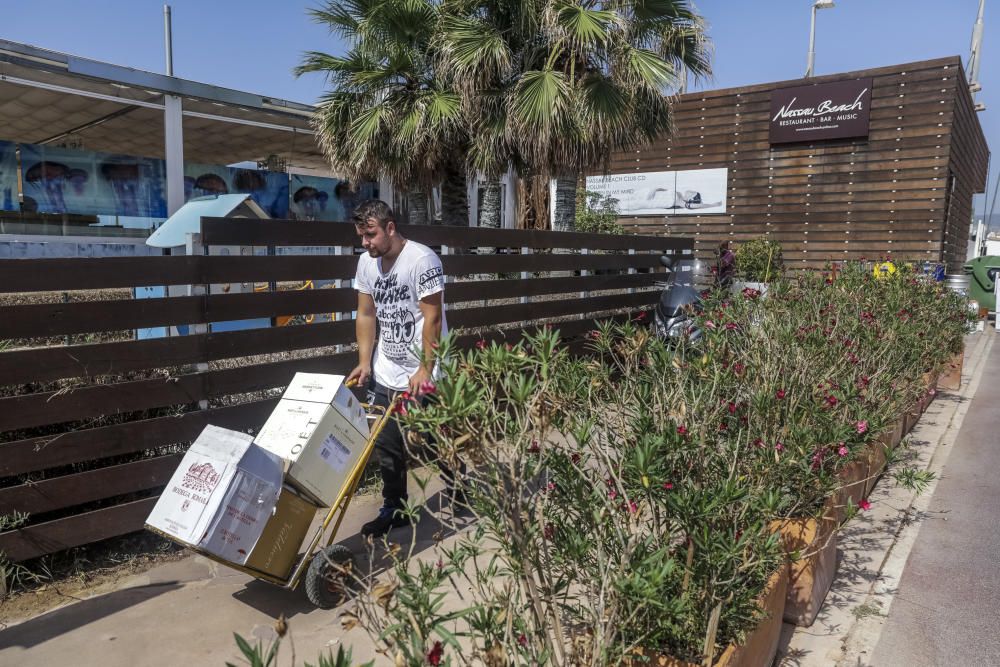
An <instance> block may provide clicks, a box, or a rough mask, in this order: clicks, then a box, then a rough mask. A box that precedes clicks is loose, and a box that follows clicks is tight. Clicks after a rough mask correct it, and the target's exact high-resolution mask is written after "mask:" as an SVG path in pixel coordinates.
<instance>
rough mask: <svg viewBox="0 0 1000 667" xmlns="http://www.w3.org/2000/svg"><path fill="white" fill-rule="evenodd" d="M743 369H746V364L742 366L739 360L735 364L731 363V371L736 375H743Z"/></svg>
mask: <svg viewBox="0 0 1000 667" xmlns="http://www.w3.org/2000/svg"><path fill="white" fill-rule="evenodd" d="M745 369H746V366H744V365H743V364H741V363H739V362H736V363H735V364H733V372H734V373H736V374H737V375H743V371H744V370H745Z"/></svg>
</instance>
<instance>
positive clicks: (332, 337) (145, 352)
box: [0, 320, 354, 385]
mask: <svg viewBox="0 0 1000 667" xmlns="http://www.w3.org/2000/svg"><path fill="white" fill-rule="evenodd" d="M352 342H354V321H353V320H341V321H337V322H322V323H319V322H318V323H315V324H308V325H297V326H287V327H271V328H267V329H251V330H246V331H229V332H223V333H213V334H194V335H188V336H176V337H171V338H156V339H152V340H142V341H121V342H115V343H94V344H88V345H70V346H62V345H60V346H53V347H43V348H30V349H21V350H11V351H8V352H0V381H2V382H3V384H7V385H17V384H27V383H31V382H47V381H50V380H58V379H61V378H68V377H96V376H100V375H109V374H121V373H127V372H131V371H138V370H146V369H149V368H169V367H177V366H184V365H187V364H194V363H199V362H207V361H216V360H219V359H231V358H234V357H244V356H252V355H257V354H271V353H276V352H285V351H291V350H304V349H308V348H313V347H326V346H329V345H338V344H350V343H352Z"/></svg>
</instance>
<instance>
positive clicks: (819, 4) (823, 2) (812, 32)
mask: <svg viewBox="0 0 1000 667" xmlns="http://www.w3.org/2000/svg"><path fill="white" fill-rule="evenodd" d="M833 6H834V5H833V0H816V2H814V3H813V6H812V22H811V23H810V24H809V61H808V63H807V64H806V78H808V77H810V76H812V75H813V65H814V64H815V62H816V10H817V9H833Z"/></svg>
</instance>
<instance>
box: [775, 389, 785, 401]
mask: <svg viewBox="0 0 1000 667" xmlns="http://www.w3.org/2000/svg"><path fill="white" fill-rule="evenodd" d="M774 397H775V398H777V399H778V400H779V401H780V400H781V399H783V398H784V397H785V390H784V389H779V390H778V391H776V392H774Z"/></svg>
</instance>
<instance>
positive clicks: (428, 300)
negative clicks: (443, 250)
mask: <svg viewBox="0 0 1000 667" xmlns="http://www.w3.org/2000/svg"><path fill="white" fill-rule="evenodd" d="M443 296H444V292H435V293H434V294H429V295H427V296H425V297H424V298H422V299H421V300H420V304H419V305H420V312H421V313H422V314H423V316H424V327H423V330H422V331H423V350H421V352H422V353H423V355H422V359H421V362H420V368H418V369H417V372H416V373H414V374H413V376H412V377H411V378H410V393H411V394H414V395H416V394H419V393H420V385H421V384H423V383H424V382H430V381H431V379H432V378H433V373H434V361H435V355H436V354H437V346H438V342H439V341H440V340H441V320H442V315H441V311H442V310H443V308H444V306H443V299H442V297H443Z"/></svg>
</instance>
